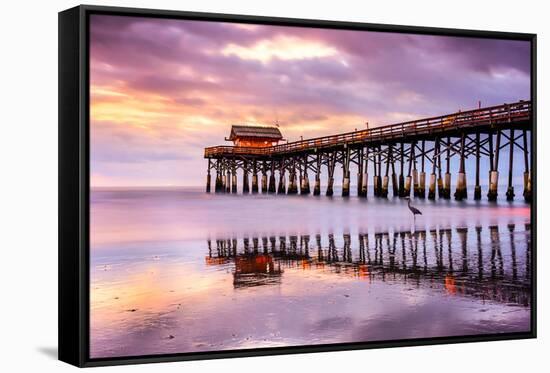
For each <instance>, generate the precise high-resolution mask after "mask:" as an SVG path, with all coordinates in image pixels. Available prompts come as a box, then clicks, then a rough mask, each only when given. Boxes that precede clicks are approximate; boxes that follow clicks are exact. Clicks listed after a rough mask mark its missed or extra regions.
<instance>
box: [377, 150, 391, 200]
mask: <svg viewBox="0 0 550 373" xmlns="http://www.w3.org/2000/svg"><path fill="white" fill-rule="evenodd" d="M386 153H387V154H386V173H385V175H384V178H383V179H382V189H381V191H380V197H382V198H388V186H389V182H390V178H389V173H390V154H391V148H390V147H389V146H388V147H387V149H386Z"/></svg>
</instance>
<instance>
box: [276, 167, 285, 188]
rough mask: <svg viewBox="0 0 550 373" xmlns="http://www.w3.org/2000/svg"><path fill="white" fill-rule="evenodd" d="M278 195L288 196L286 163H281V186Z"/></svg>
mask: <svg viewBox="0 0 550 373" xmlns="http://www.w3.org/2000/svg"><path fill="white" fill-rule="evenodd" d="M277 194H286V177H285V161H284V159H282V160H281V162H280V167H279V186H278V188H277Z"/></svg>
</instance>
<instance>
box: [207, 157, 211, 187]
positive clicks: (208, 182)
mask: <svg viewBox="0 0 550 373" xmlns="http://www.w3.org/2000/svg"><path fill="white" fill-rule="evenodd" d="M210 179H211V176H210V158H208V170H207V172H206V193H210Z"/></svg>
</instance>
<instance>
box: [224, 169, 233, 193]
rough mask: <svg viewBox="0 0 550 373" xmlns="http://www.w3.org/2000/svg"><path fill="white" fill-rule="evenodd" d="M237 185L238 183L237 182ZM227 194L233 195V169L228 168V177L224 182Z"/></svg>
mask: <svg viewBox="0 0 550 373" xmlns="http://www.w3.org/2000/svg"><path fill="white" fill-rule="evenodd" d="M235 184H236V181H235ZM224 185H225V193H231V169H230V168H229V167H227V176H226V178H225V181H224Z"/></svg>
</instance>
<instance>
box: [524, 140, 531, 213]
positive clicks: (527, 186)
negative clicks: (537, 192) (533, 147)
mask: <svg viewBox="0 0 550 373" xmlns="http://www.w3.org/2000/svg"><path fill="white" fill-rule="evenodd" d="M523 161H524V164H525V170H524V172H523V198H524V199H525V201H527V202H531V174H530V172H529V150H528V149H527V131H525V130H523Z"/></svg>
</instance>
